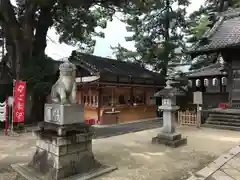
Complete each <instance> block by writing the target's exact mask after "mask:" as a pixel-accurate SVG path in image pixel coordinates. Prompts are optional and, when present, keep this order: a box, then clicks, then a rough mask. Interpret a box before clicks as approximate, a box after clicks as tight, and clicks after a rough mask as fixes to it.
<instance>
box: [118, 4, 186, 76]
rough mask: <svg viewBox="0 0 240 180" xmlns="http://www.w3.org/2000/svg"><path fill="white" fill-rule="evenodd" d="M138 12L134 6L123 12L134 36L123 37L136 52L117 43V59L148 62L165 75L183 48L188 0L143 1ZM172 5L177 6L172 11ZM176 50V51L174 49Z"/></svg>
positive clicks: (176, 61)
mask: <svg viewBox="0 0 240 180" xmlns="http://www.w3.org/2000/svg"><path fill="white" fill-rule="evenodd" d="M146 2H147V3H146V6H145V9H147V10H148V11H146V12H144V13H141V12H140V11H139V10H137V9H133V10H132V11H131V14H130V15H126V16H125V18H124V19H123V22H126V23H127V30H128V32H131V33H132V34H133V35H132V36H130V37H126V40H127V41H133V42H134V43H135V51H130V50H127V49H125V48H123V47H121V46H120V45H118V46H117V47H114V48H113V50H114V52H115V54H116V57H117V58H118V59H120V60H131V61H135V62H138V63H140V64H144V65H150V66H151V67H153V70H155V71H158V72H161V73H162V74H163V75H164V76H165V75H166V74H167V73H168V72H167V70H168V69H171V68H173V66H168V65H169V64H173V63H174V64H177V63H180V62H181V61H182V58H181V55H180V54H181V51H182V50H183V49H184V48H185V44H184V42H183V34H182V33H181V30H182V29H184V28H185V27H186V26H185V18H184V17H185V15H186V7H187V6H188V4H189V2H188V1H187V0H175V1H173V0H164V1H146ZM174 5H177V8H176V9H174V10H173V7H174ZM177 51H179V52H177Z"/></svg>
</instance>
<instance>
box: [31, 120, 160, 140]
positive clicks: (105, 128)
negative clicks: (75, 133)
mask: <svg viewBox="0 0 240 180" xmlns="http://www.w3.org/2000/svg"><path fill="white" fill-rule="evenodd" d="M162 125H163V121H162V118H155V119H148V120H139V121H135V122H130V123H122V124H116V125H94V126H93V127H94V131H95V135H94V139H99V138H106V137H111V136H117V135H121V134H126V133H130V132H138V131H143V130H148V129H155V128H160V127H162ZM36 129H37V126H32V127H27V131H28V132H32V131H33V130H36Z"/></svg>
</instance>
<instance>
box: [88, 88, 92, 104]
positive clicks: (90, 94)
mask: <svg viewBox="0 0 240 180" xmlns="http://www.w3.org/2000/svg"><path fill="white" fill-rule="evenodd" d="M88 95H89V106H92V88H89V93H88Z"/></svg>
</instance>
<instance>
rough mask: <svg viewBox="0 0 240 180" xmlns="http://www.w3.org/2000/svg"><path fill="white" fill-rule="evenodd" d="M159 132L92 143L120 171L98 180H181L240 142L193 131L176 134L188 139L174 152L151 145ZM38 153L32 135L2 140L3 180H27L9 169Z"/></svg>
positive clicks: (229, 134)
mask: <svg viewBox="0 0 240 180" xmlns="http://www.w3.org/2000/svg"><path fill="white" fill-rule="evenodd" d="M159 131H160V128H159V129H152V130H145V131H140V132H135V133H128V134H124V135H119V136H114V137H109V138H104V139H95V140H93V151H94V154H95V157H96V159H97V160H98V161H100V162H101V163H103V164H107V165H112V166H117V167H118V170H116V171H114V172H112V173H110V174H107V175H105V176H102V177H99V178H96V179H97V180H156V179H157V180H181V179H186V178H187V177H189V176H190V175H191V174H192V173H195V172H196V171H198V170H200V169H202V168H203V167H204V166H205V165H207V164H208V163H209V162H211V161H212V160H214V159H215V158H216V157H217V156H219V155H221V154H222V153H223V152H225V151H227V150H228V149H230V148H232V147H234V146H236V145H237V144H239V142H240V136H239V132H234V131H224V130H216V129H208V128H201V129H196V128H194V127H181V128H178V129H177V131H179V132H181V133H182V134H183V136H187V138H188V145H186V146H182V147H179V148H176V149H171V148H168V147H165V146H162V145H152V144H151V138H152V137H154V136H156V135H157V133H158V132H159ZM34 151H35V137H33V136H32V133H26V134H22V135H21V136H19V137H5V136H2V137H1V138H0V180H24V179H23V178H22V177H20V176H19V175H18V174H17V173H16V172H14V171H13V170H12V169H11V168H10V167H9V165H10V164H14V163H20V162H21V163H24V162H29V161H30V160H31V157H32V154H33V153H34Z"/></svg>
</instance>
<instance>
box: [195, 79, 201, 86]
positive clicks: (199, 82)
mask: <svg viewBox="0 0 240 180" xmlns="http://www.w3.org/2000/svg"><path fill="white" fill-rule="evenodd" d="M196 86H197V87H200V86H201V81H200V79H197V80H196Z"/></svg>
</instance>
